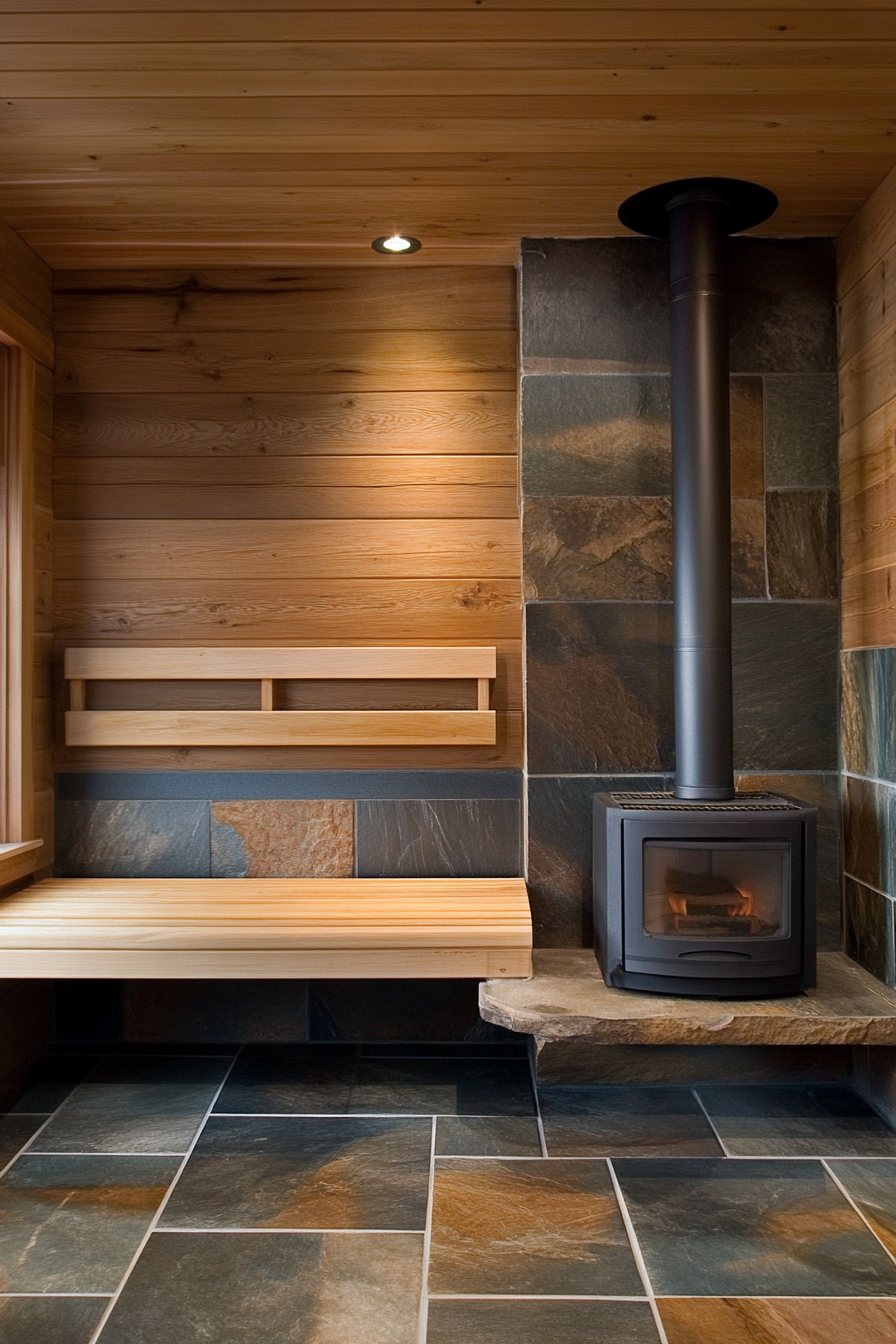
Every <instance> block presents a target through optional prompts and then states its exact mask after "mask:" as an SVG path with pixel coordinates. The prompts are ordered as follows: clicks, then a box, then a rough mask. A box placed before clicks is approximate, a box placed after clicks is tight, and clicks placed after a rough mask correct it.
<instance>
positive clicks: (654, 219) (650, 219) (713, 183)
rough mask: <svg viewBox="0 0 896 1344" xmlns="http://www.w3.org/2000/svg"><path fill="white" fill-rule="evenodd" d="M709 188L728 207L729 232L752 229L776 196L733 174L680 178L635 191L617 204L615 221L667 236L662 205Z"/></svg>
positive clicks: (768, 212)
mask: <svg viewBox="0 0 896 1344" xmlns="http://www.w3.org/2000/svg"><path fill="white" fill-rule="evenodd" d="M691 191H695V192H699V191H711V192H713V194H718V195H720V196H724V197H725V199H726V200H727V201H728V202H729V204H730V206H731V219H730V224H729V232H730V233H742V232H743V230H744V229H752V228H754V227H755V225H757V224H761V223H762V222H763V220H766V219H768V218H769V216H770V215H773V214H774V213H775V211H776V210H777V208H778V198H777V196H776V195H775V193H774V192H773V191H769V189H768V187H760V186H759V185H758V184H757V183H756V182H742V181H741V180H740V178H737V177H682V178H679V179H678V180H677V181H675V182H661V183H660V184H659V185H658V186H656V187H648V188H647V189H646V190H645V191H639V192H636V194H635V195H634V196H629V198H628V200H627V201H623V203H622V205H621V206H620V207H619V220H620V223H622V224H624V225H625V227H626V228H627V229H631V230H632V231H633V232H634V233H646V234H647V235H648V236H649V237H650V238H667V237H668V236H669V216H668V215H667V213H666V206H667V205H668V203H669V201H671V200H674V198H675V197H676V196H683V195H685V194H686V193H687V192H691Z"/></svg>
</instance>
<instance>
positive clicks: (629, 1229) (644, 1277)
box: [607, 1160, 669, 1344]
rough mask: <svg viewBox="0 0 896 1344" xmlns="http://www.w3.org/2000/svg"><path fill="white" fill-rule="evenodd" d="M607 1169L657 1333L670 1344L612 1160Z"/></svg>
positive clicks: (665, 1343)
mask: <svg viewBox="0 0 896 1344" xmlns="http://www.w3.org/2000/svg"><path fill="white" fill-rule="evenodd" d="M607 1170H608V1171H609V1173H610V1180H611V1181H612V1182H613V1190H614V1192H615V1194H616V1202H617V1203H618V1205H619V1212H620V1214H621V1215H622V1221H623V1223H624V1225H625V1232H626V1236H627V1237H628V1241H629V1245H630V1247H631V1251H632V1255H633V1256H634V1259H635V1264H636V1266H637V1268H638V1274H639V1275H640V1277H641V1282H642V1283H643V1285H644V1292H645V1294H646V1296H647V1301H648V1302H649V1303H650V1310H651V1312H652V1313H653V1323H654V1325H655V1326H656V1332H657V1335H658V1336H659V1340H660V1344H669V1341H668V1339H667V1338H666V1330H665V1327H664V1325H663V1320H662V1317H661V1316H660V1311H659V1307H658V1306H657V1304H656V1294H655V1293H654V1291H653V1284H652V1283H651V1282H650V1275H649V1273H648V1272H647V1263H646V1261H645V1259H644V1256H643V1254H642V1251H641V1243H640V1242H639V1241H638V1234H637V1232H636V1231H635V1225H634V1223H633V1222H632V1216H631V1214H630V1213H629V1210H628V1205H627V1204H626V1202H625V1196H624V1195H623V1193H622V1186H621V1185H620V1184H619V1178H618V1177H617V1175H616V1171H615V1168H614V1166H613V1163H612V1162H611V1161H610V1160H608V1161H607Z"/></svg>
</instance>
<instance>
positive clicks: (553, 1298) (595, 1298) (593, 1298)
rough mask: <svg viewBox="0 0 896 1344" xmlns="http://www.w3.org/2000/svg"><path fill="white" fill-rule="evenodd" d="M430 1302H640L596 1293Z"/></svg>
mask: <svg viewBox="0 0 896 1344" xmlns="http://www.w3.org/2000/svg"><path fill="white" fill-rule="evenodd" d="M429 1300H430V1302H641V1303H643V1302H644V1301H645V1300H646V1299H645V1297H644V1295H643V1293H642V1294H641V1296H640V1297H635V1296H629V1297H625V1296H624V1295H623V1294H621V1293H617V1294H615V1295H613V1294H611V1293H607V1294H605V1295H604V1296H603V1297H601V1296H600V1294H598V1293H430V1295H429Z"/></svg>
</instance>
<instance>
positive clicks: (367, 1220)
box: [161, 1116, 432, 1231]
mask: <svg viewBox="0 0 896 1344" xmlns="http://www.w3.org/2000/svg"><path fill="white" fill-rule="evenodd" d="M431 1141H432V1128H431V1122H430V1121H428V1120H404V1119H381V1120H374V1119H369V1118H366V1117H365V1118H361V1117H360V1116H351V1117H333V1118H326V1117H322V1116H315V1117H313V1118H309V1117H304V1116H283V1117H273V1118H272V1117H264V1118H263V1117H251V1118H233V1117H229V1116H212V1117H211V1119H210V1120H209V1121H208V1124H207V1125H206V1127H205V1129H204V1130H203V1132H202V1136H201V1138H200V1139H199V1142H198V1143H197V1145H196V1147H195V1148H194V1150H193V1153H192V1156H191V1157H190V1160H189V1161H188V1163H187V1165H186V1167H185V1168H184V1172H183V1175H182V1176H181V1178H180V1180H179V1181H178V1183H177V1186H176V1188H175V1191H174V1193H173V1195H172V1197H171V1199H170V1201H169V1202H168V1204H167V1206H166V1208H165V1212H164V1215H163V1217H162V1224H161V1225H162V1226H163V1227H175V1228H176V1227H181V1228H204V1229H213V1228H253V1227H254V1228H306V1229H309V1230H312V1231H313V1230H317V1229H331V1228H354V1229H361V1230H363V1229H366V1228H376V1229H390V1228H394V1229H400V1230H402V1231H416V1230H417V1229H420V1230H422V1228H423V1226H424V1223H425V1219H426V1197H427V1181H428V1176H429V1158H430V1147H431Z"/></svg>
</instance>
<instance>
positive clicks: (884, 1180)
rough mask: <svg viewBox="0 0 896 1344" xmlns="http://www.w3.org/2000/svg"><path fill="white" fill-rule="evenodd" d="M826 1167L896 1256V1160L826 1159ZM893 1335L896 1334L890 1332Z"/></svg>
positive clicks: (876, 1234)
mask: <svg viewBox="0 0 896 1344" xmlns="http://www.w3.org/2000/svg"><path fill="white" fill-rule="evenodd" d="M827 1165H828V1167H829V1168H830V1170H831V1171H832V1172H833V1174H834V1176H835V1178H836V1179H837V1180H838V1181H839V1182H840V1184H841V1185H842V1186H843V1188H844V1190H845V1191H846V1193H847V1195H848V1196H849V1198H850V1199H851V1200H852V1202H853V1203H854V1204H855V1205H856V1207H857V1208H858V1209H859V1211H860V1212H861V1214H862V1217H863V1218H865V1219H866V1220H867V1221H868V1222H869V1223H870V1224H871V1227H872V1229H873V1231H874V1235H875V1236H876V1237H877V1238H878V1239H879V1240H880V1241H881V1242H883V1244H884V1246H886V1248H887V1250H888V1251H889V1252H890V1254H891V1255H892V1256H893V1257H894V1258H896V1162H829V1163H828V1164H827ZM894 1338H896V1335H894Z"/></svg>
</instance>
